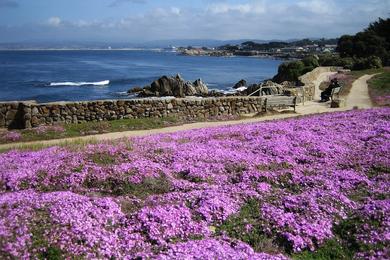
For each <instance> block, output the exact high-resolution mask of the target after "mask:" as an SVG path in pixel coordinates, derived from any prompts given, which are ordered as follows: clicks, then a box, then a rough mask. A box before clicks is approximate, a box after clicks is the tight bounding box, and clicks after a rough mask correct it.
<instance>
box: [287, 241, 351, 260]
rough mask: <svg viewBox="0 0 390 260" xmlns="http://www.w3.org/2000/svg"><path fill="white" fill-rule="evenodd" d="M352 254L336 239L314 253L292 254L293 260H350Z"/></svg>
mask: <svg viewBox="0 0 390 260" xmlns="http://www.w3.org/2000/svg"><path fill="white" fill-rule="evenodd" d="M352 256H353V255H352V253H351V252H350V251H349V250H348V249H347V248H346V247H343V246H342V244H341V243H340V242H339V241H338V240H337V239H332V240H328V241H327V242H325V243H324V244H323V245H322V246H321V247H320V248H318V249H317V250H316V251H314V252H310V251H304V252H302V253H299V254H293V255H292V259H295V260H312V259H313V260H333V259H352Z"/></svg>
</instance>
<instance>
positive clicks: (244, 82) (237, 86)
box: [233, 79, 247, 89]
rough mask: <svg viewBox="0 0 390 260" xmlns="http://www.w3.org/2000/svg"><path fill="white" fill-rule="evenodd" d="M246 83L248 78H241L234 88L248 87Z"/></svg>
mask: <svg viewBox="0 0 390 260" xmlns="http://www.w3.org/2000/svg"><path fill="white" fill-rule="evenodd" d="M246 84H247V82H246V80H245V79H242V80H240V81H239V82H237V83H236V84H235V85H234V86H233V88H234V89H238V88H242V87H246Z"/></svg>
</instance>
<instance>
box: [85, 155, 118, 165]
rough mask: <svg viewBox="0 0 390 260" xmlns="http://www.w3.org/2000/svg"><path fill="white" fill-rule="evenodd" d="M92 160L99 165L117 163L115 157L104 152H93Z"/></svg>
mask: <svg viewBox="0 0 390 260" xmlns="http://www.w3.org/2000/svg"><path fill="white" fill-rule="evenodd" d="M90 160H91V161H92V162H94V163H96V164H98V165H111V164H114V163H115V157H114V156H112V155H111V154H108V153H104V152H98V153H94V154H92V155H91V156H90Z"/></svg>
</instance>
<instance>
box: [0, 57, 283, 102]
mask: <svg viewBox="0 0 390 260" xmlns="http://www.w3.org/2000/svg"><path fill="white" fill-rule="evenodd" d="M281 62H282V61H280V60H274V59H268V58H258V57H256V58H254V57H205V56H196V57H195V56H182V55H179V54H177V53H172V52H160V51H127V50H126V51H113V50H111V51H109V50H107V51H52V50H50V51H0V101H10V100H36V101H38V102H53V101H84V100H98V99H118V98H129V96H128V95H127V93H126V92H127V91H128V90H129V89H131V88H133V87H136V86H138V87H143V86H145V85H150V84H151V83H152V82H153V81H154V80H156V79H158V78H159V77H161V76H163V75H168V76H169V75H176V74H177V73H180V74H181V75H182V77H183V78H184V79H186V80H191V81H194V80H196V79H198V78H201V79H202V80H203V81H204V82H205V83H206V84H207V85H208V87H209V89H218V90H222V91H231V90H232V86H233V85H234V84H235V83H236V82H238V81H239V80H241V79H245V80H247V81H248V82H249V83H259V82H261V81H263V80H265V79H268V78H272V76H273V75H275V74H276V72H277V68H278V66H279V64H280V63H281Z"/></svg>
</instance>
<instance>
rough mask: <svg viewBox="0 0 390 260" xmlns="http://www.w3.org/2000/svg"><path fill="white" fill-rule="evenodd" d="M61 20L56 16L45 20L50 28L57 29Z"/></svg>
mask: <svg viewBox="0 0 390 260" xmlns="http://www.w3.org/2000/svg"><path fill="white" fill-rule="evenodd" d="M61 22H62V21H61V18H59V17H57V16H53V17H50V18H49V19H48V20H47V23H48V24H49V25H50V26H53V27H58V26H60V25H61Z"/></svg>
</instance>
